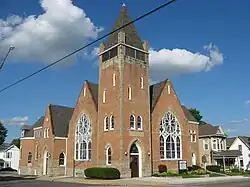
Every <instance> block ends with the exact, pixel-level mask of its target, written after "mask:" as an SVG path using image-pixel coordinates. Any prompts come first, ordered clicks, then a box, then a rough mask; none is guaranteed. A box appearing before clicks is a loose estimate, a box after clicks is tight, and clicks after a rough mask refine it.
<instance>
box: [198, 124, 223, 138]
mask: <svg viewBox="0 0 250 187" xmlns="http://www.w3.org/2000/svg"><path fill="white" fill-rule="evenodd" d="M218 129H219V126H213V125H210V124H204V125H199V135H200V136H210V135H216V134H217V131H218Z"/></svg>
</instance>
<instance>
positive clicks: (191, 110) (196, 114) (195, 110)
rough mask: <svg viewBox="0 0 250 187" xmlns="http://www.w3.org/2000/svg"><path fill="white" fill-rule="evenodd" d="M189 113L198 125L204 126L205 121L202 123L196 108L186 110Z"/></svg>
mask: <svg viewBox="0 0 250 187" xmlns="http://www.w3.org/2000/svg"><path fill="white" fill-rule="evenodd" d="M188 110H189V112H190V113H191V114H192V116H193V117H194V118H195V119H196V120H197V122H199V124H200V125H204V124H206V122H205V121H202V118H203V116H202V115H201V112H200V111H199V110H198V109H196V108H190V109H188Z"/></svg>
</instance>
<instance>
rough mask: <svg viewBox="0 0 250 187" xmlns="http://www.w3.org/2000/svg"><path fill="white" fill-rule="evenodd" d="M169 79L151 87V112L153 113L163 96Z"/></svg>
mask: <svg viewBox="0 0 250 187" xmlns="http://www.w3.org/2000/svg"><path fill="white" fill-rule="evenodd" d="M167 80H168V79H166V80H164V81H161V82H158V83H156V84H153V85H151V86H150V87H149V94H150V111H151V112H153V110H154V108H155V106H156V103H157V101H158V99H159V97H160V96H161V93H162V90H163V89H164V86H165V84H166V82H167Z"/></svg>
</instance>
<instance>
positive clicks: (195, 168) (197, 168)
mask: <svg viewBox="0 0 250 187" xmlns="http://www.w3.org/2000/svg"><path fill="white" fill-rule="evenodd" d="M192 167H193V170H200V169H202V168H201V167H200V166H197V165H193V166H192Z"/></svg>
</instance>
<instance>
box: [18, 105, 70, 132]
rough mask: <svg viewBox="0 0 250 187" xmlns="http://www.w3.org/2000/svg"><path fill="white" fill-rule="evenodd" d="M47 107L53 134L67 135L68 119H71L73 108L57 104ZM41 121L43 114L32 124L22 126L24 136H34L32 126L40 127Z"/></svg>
mask: <svg viewBox="0 0 250 187" xmlns="http://www.w3.org/2000/svg"><path fill="white" fill-rule="evenodd" d="M49 107H50V112H51V119H52V128H53V133H54V135H55V136H57V137H67V136H68V128H69V121H70V120H71V117H72V114H73V111H74V108H71V107H66V106H59V105H49ZM43 121H44V116H42V117H40V118H39V119H38V120H37V121H36V122H35V123H34V125H32V126H25V128H22V129H23V130H26V131H25V133H24V137H34V128H37V127H42V126H43Z"/></svg>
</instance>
